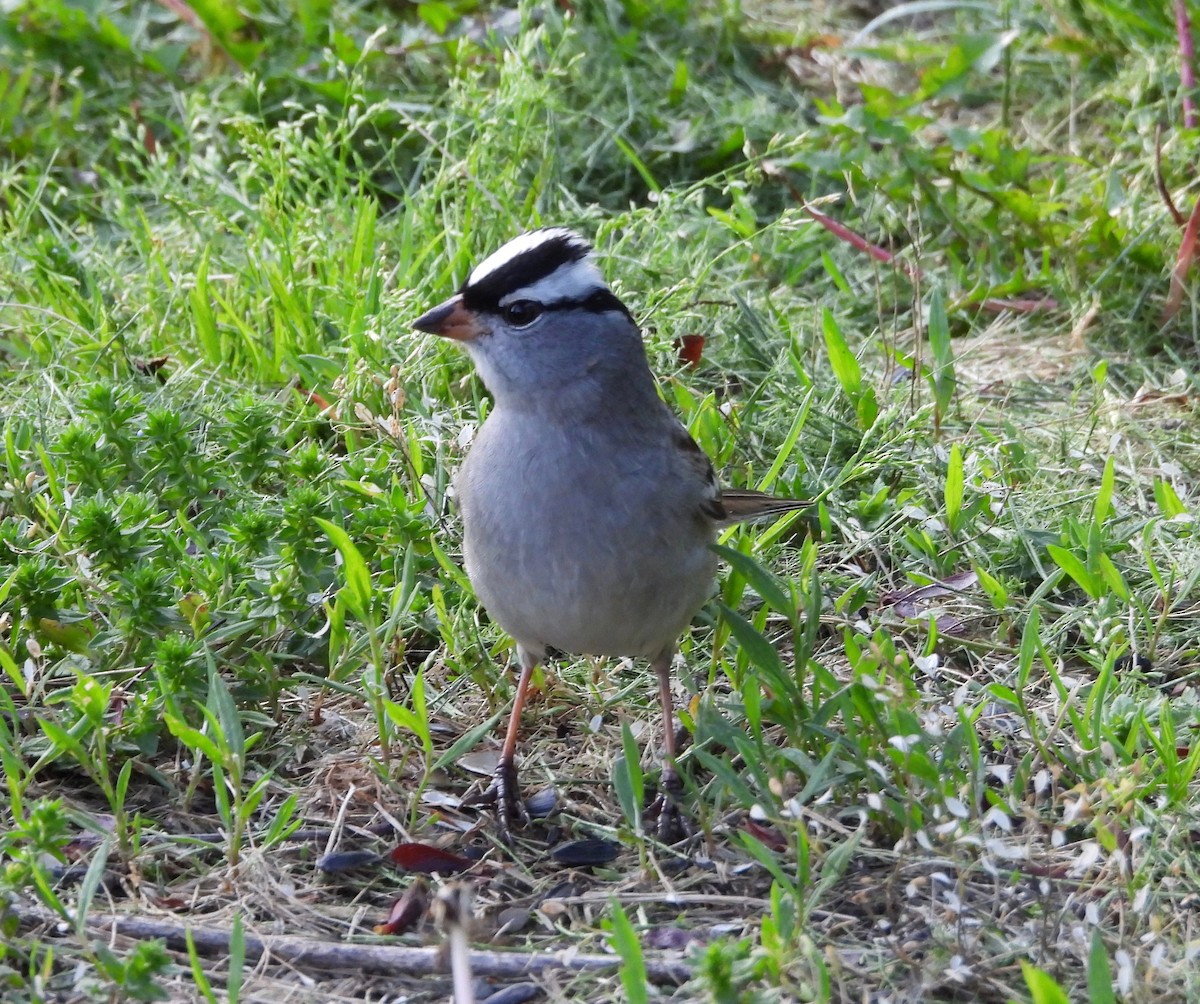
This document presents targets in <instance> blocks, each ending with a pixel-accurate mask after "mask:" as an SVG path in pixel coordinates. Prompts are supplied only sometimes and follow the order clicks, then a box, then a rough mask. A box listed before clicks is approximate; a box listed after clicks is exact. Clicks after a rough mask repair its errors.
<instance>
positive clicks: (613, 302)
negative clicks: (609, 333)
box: [542, 289, 633, 321]
mask: <svg viewBox="0 0 1200 1004" xmlns="http://www.w3.org/2000/svg"><path fill="white" fill-rule="evenodd" d="M542 309H543V310H586V311H587V312H588V313H589V314H603V313H606V312H607V311H610V310H615V311H617V312H618V313H621V314H624V315H625V316H626V317H628V318H629V319H630V320H631V321H632V320H633V315H632V314H631V313H629V308H628V307H626V306H625V304H623V303H622V302H621V301H620V300H619V299H617V296H616V294H615V293H613V292H612V290H609V289H597V290H595V291H594V292H592V293H591V294H589V295H588V296H587V297H585V298H584V299H582V300H559V301H557V302H556V303H547V304H543V306H542Z"/></svg>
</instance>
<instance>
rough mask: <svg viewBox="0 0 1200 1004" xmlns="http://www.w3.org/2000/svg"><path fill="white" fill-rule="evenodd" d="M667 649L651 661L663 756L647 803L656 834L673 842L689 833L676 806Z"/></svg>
mask: <svg viewBox="0 0 1200 1004" xmlns="http://www.w3.org/2000/svg"><path fill="white" fill-rule="evenodd" d="M673 655H674V653H673V652H672V651H671V650H670V649H668V650H667V651H666V652H664V653H663V654H662V655H660V656H658V657H657V658H656V659H655V660H654V662H653V666H654V672H655V673H656V674H657V675H658V697H659V700H660V702H661V703H662V713H663V759H662V779H661V781H660V782H659V785H660V791H659V794H658V798H656V799H655V800H654V805H653V806H651V814H654V813H655V812H657V814H658V828H657V836H658V839H659V840H661V841H662V842H663V843H664V844H675V843H678V842H679V841H680V840H682V839H683V838H684V837H686V836H689V835H690V833H691V829H692V827H691V824H690V823H689V822H688V820H687V818H686V817H685V816H684V815H683V813H682V812H680V810H679V796H680V795H682V794H683V781H682V780H681V779H680V777H679V769H678V767H676V765H675V751H676V743H675V702H674V700H673V699H672V697H671V658H672V656H673Z"/></svg>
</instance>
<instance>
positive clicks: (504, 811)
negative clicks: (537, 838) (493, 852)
mask: <svg viewBox="0 0 1200 1004" xmlns="http://www.w3.org/2000/svg"><path fill="white" fill-rule="evenodd" d="M463 804H464V805H472V806H476V805H490V806H492V807H493V809H494V810H495V813H496V830H497V831H498V833H499V835H500V839H501V840H502V841H503V842H504V843H506V844H512V843H513V835H512V831H513V828H514V823H517V824H519V825H520V826H528V825H529V810H528V809H526V808H525V802H524V801H523V800H522V799H521V786H520V784H519V783H518V781H517V765H516V764H515V763H514V762H513V761H511V760H501V761H500V762H499V763H498V764H496V771H495V773H494V774H493V775H492V783H491V784H489V785H488V786H487V787H486V788H485V789H484V790H483V791H481V792H480V793H479V794H478V795H473V796H472V797H471V798H469V799H465V800H464V801H463Z"/></svg>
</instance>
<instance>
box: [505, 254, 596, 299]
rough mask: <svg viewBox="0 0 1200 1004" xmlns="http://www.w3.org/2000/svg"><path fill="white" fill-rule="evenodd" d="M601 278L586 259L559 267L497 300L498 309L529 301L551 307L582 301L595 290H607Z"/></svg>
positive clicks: (594, 267)
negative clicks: (555, 304)
mask: <svg viewBox="0 0 1200 1004" xmlns="http://www.w3.org/2000/svg"><path fill="white" fill-rule="evenodd" d="M607 288H608V286H607V285H606V284H605V282H604V277H603V276H602V275H601V274H600V269H598V268H597V267H596V265H595V263H594V262H592V261H591V260H590V259H588V258H581V259H580V260H579V261H573V262H568V263H567V264H566V265H560V266H559V267H558V268H556V269H555V270H554V271H553V272H551V273H550V274H549V275H548V276H546V277H544V278H542V279H539V280H538V281H537V282H531V283H530V284H529V285H527V286H522V287H521V288H520V289H514V290H513V291H512V292H511V293H505V294H504V296H502V297H500V306H502V307H506V306H508V304H510V303H516V302H517V301H518V300H533V301H535V302H537V303H545V304H553V303H563V302H570V301H572V300H586V299H587V298H588V295H589V294H591V293H594V292H595V291H596V290H597V289H607Z"/></svg>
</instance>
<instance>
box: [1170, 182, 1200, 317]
mask: <svg viewBox="0 0 1200 1004" xmlns="http://www.w3.org/2000/svg"><path fill="white" fill-rule="evenodd" d="M1197 237H1200V198H1197V199H1196V204H1195V205H1194V206H1192V215H1191V216H1190V217H1188V222H1187V227H1185V228H1184V231H1183V240H1181V241H1180V242H1179V254H1178V255H1177V256H1176V258H1175V267H1174V268H1173V269H1171V292H1170V293H1168V294H1167V302H1166V305H1165V306H1164V307H1163V312H1162V319H1163V323H1164V324H1165V323H1166V322H1167V321H1169V320H1170V319H1171V318H1172V317H1174V316H1175V315H1176V314H1177V313H1179V308H1180V307H1181V306H1183V295H1184V293H1186V292H1187V287H1186V286H1185V285H1184V279H1186V278H1187V274H1188V270H1189V269H1190V268H1191V267H1192V262H1193V261H1195V260H1196V239H1197Z"/></svg>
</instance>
